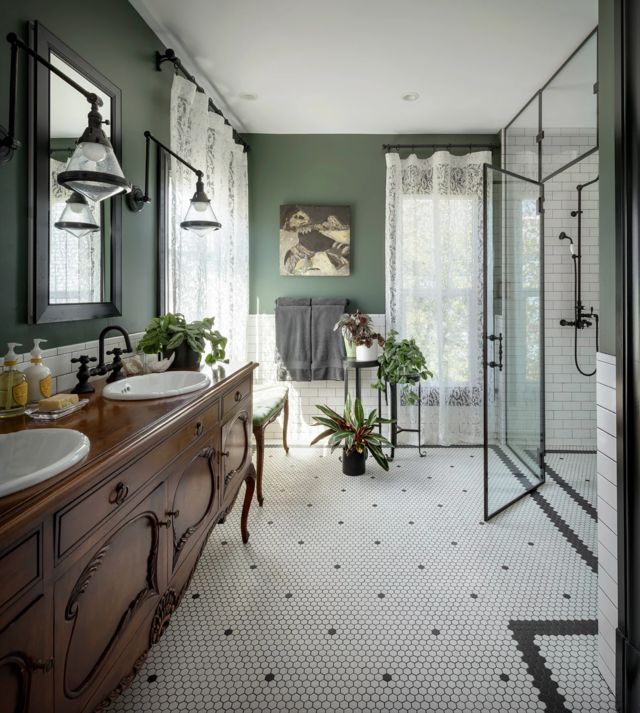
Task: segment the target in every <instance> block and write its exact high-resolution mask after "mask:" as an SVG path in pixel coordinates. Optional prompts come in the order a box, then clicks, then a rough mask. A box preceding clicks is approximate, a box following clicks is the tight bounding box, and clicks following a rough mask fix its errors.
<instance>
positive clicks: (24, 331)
mask: <svg viewBox="0 0 640 713" xmlns="http://www.w3.org/2000/svg"><path fill="white" fill-rule="evenodd" d="M31 20H37V21H38V22H40V23H41V24H43V25H44V26H45V27H46V28H47V29H48V30H50V31H51V32H53V33H54V34H55V35H57V36H58V37H59V38H60V39H61V40H62V41H63V42H65V43H66V44H67V45H69V46H70V47H71V48H72V49H73V50H75V51H76V52H77V53H78V54H80V55H82V56H83V57H84V58H85V59H86V60H87V61H88V62H89V63H91V64H93V65H94V66H95V67H96V68H97V69H99V70H100V71H101V72H102V73H103V74H105V75H106V76H107V77H109V79H110V80H111V81H112V82H113V83H114V84H116V85H117V86H118V87H120V89H121V90H122V135H123V147H122V165H123V170H124V173H125V176H127V178H128V179H129V180H130V181H132V182H134V183H137V184H141V183H142V181H143V178H144V137H143V132H144V130H145V129H150V130H151V131H152V132H153V133H154V134H156V135H157V136H158V138H160V139H163V140H168V137H169V97H170V89H171V74H172V73H171V72H170V71H169V69H166V70H165V71H164V72H156V71H155V67H154V64H153V55H154V52H155V51H156V50H158V49H160V50H162V49H163V48H162V45H161V44H160V41H159V40H158V38H157V37H156V36H155V35H154V33H153V32H152V31H151V30H150V29H149V27H148V26H147V25H146V24H145V22H144V21H143V20H142V18H141V17H140V16H139V15H138V14H137V13H136V11H135V10H134V9H133V7H132V6H131V5H130V4H129V2H128V0H109V2H102V3H90V4H87V3H86V2H80V0H56V1H55V2H52V1H51V0H21V1H20V2H5V3H3V5H2V14H1V16H0V77H1V78H2V80H1V81H0V123H2V124H3V125H6V123H7V118H8V112H9V105H8V100H9V83H8V78H9V45H8V43H6V42H5V40H4V37H5V36H6V34H7V33H8V32H12V31H13V32H16V33H17V34H18V35H19V36H20V37H22V38H23V39H27V38H28V31H27V22H29V21H31ZM27 75H28V72H27V61H26V56H25V55H21V56H20V73H19V80H18V81H19V85H18V86H19V103H18V109H19V111H18V117H17V124H16V129H17V134H18V139H19V140H20V141H21V142H22V143H23V148H22V149H21V150H20V151H19V152H17V154H16V155H15V156H14V158H13V160H12V161H11V162H10V163H9V164H5V165H3V166H0V215H2V226H1V228H0V255H1V256H2V262H1V263H0V264H1V270H2V274H1V275H0V356H1V355H2V354H4V342H7V341H9V340H11V341H17V342H21V343H22V344H23V345H24V346H25V347H30V346H31V342H30V340H31V338H32V337H34V336H39V337H44V338H45V339H48V340H49V342H48V344H47V345H46V346H47V347H54V346H57V345H60V344H73V343H77V342H82V341H89V340H93V339H97V336H98V333H99V331H100V329H101V328H102V327H103V326H104V325H105V324H107V323H108V322H111V323H118V324H122V325H124V326H125V327H126V328H127V329H129V330H130V331H136V330H141V329H143V328H144V326H145V324H146V323H147V321H148V320H149V318H150V317H151V316H152V315H153V314H154V313H155V311H156V297H155V295H156V272H157V269H156V216H155V208H154V206H153V205H152V206H147V207H146V208H145V210H144V211H143V212H142V213H139V214H134V213H131V212H130V211H129V210H128V208H127V207H126V205H123V209H122V221H123V230H122V246H123V260H122V263H123V286H124V289H123V313H122V316H121V317H113V318H112V319H109V320H93V321H84V322H65V323H61V324H53V325H29V324H27V319H28V315H27V284H28V280H27V249H28V245H27V239H28V238H27V226H28V224H27V197H28V184H27V180H28V179H27V154H28V151H27V144H28V127H27V123H28V111H27V91H28V78H27ZM153 175H154V172H153V171H152V177H153ZM152 195H153V193H152ZM115 200H121V199H120V198H116V199H115Z"/></svg>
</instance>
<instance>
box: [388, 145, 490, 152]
mask: <svg viewBox="0 0 640 713" xmlns="http://www.w3.org/2000/svg"><path fill="white" fill-rule="evenodd" d="M499 148H500V144H499V143H495V144H474V143H471V144H382V149H383V151H386V152H389V151H414V150H415V149H431V150H432V151H439V150H442V151H452V150H453V149H469V153H471V151H473V150H474V149H475V150H478V151H480V150H483V149H484V150H487V149H488V150H489V151H495V149H499Z"/></svg>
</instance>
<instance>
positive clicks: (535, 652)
mask: <svg viewBox="0 0 640 713" xmlns="http://www.w3.org/2000/svg"><path fill="white" fill-rule="evenodd" d="M509 628H510V629H511V632H512V633H513V638H514V639H515V641H516V645H517V647H518V649H520V652H521V653H522V659H523V661H524V663H525V665H526V666H527V668H528V670H529V674H530V675H531V676H532V678H533V685H534V686H535V687H536V688H537V689H538V691H540V694H539V696H538V697H539V698H540V700H541V701H542V703H544V704H545V705H546V707H547V711H548V713H569V710H570V709H569V708H567V706H565V698H564V696H563V695H562V694H561V693H560V691H559V690H558V684H557V683H556V682H555V681H554V680H553V678H551V674H550V672H549V670H548V669H547V667H546V666H545V665H544V664H545V660H544V657H543V656H542V655H541V653H540V648H539V647H538V646H537V645H536V643H535V637H536V636H575V635H576V634H579V635H589V636H595V635H596V634H597V633H598V622H597V621H596V620H594V619H577V620H553V619H552V620H547V621H538V620H532V621H513V620H512V621H510V622H509Z"/></svg>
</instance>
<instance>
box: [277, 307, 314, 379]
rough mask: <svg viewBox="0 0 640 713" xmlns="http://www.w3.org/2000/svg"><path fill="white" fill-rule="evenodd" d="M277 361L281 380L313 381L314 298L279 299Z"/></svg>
mask: <svg viewBox="0 0 640 713" xmlns="http://www.w3.org/2000/svg"><path fill="white" fill-rule="evenodd" d="M275 313H276V363H277V365H278V380H279V381H311V299H310V298H309V297H303V298H296V297H278V299H277V300H276V309H275Z"/></svg>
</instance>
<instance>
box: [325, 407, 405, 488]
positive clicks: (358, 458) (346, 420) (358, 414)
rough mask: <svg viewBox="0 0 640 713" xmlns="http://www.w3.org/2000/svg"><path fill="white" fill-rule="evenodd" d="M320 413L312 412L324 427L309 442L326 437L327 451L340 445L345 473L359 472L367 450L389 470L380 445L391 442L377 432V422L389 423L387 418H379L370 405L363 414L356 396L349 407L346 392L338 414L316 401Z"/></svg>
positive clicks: (357, 473) (361, 470) (356, 473)
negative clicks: (319, 414)
mask: <svg viewBox="0 0 640 713" xmlns="http://www.w3.org/2000/svg"><path fill="white" fill-rule="evenodd" d="M316 408H318V410H319V411H320V412H321V413H322V416H314V417H313V420H314V421H315V424H314V425H316V426H324V427H325V430H324V431H323V432H322V433H321V434H320V435H319V436H316V437H315V438H314V439H313V441H311V445H314V444H315V443H318V441H321V440H322V439H323V438H329V445H330V446H331V452H332V453H333V451H335V449H336V448H338V447H342V472H343V473H344V474H345V475H362V474H363V473H364V472H365V460H366V457H367V453H371V455H372V456H373V458H374V459H375V461H376V463H378V465H379V466H380V467H381V468H383V469H384V470H389V461H388V460H387V457H386V456H385V454H384V452H383V450H382V448H383V447H384V446H389V447H390V446H391V443H390V442H389V441H388V440H387V439H386V438H385V437H384V436H383V435H382V434H380V433H378V425H379V424H382V423H391V421H390V420H389V419H386V418H380V417H379V416H378V412H377V411H376V410H375V409H373V411H372V412H371V413H370V414H369V416H367V417H365V415H364V410H363V408H362V402H361V401H360V399H356V400H355V403H354V405H353V409H352V408H351V397H349V396H347V400H346V402H345V405H344V413H343V414H342V416H341V415H340V414H339V413H337V411H334V410H333V409H331V408H329V407H328V406H322V405H320V404H318V405H317V406H316Z"/></svg>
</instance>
